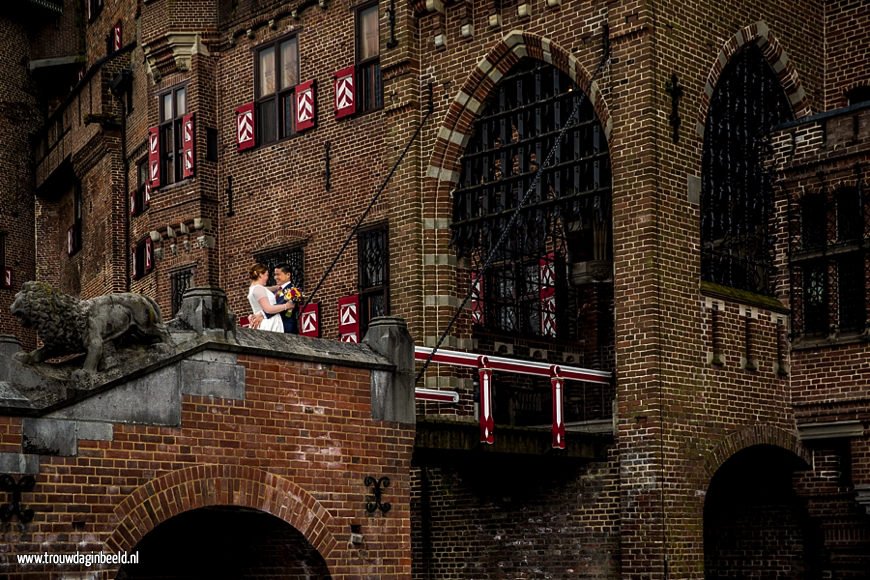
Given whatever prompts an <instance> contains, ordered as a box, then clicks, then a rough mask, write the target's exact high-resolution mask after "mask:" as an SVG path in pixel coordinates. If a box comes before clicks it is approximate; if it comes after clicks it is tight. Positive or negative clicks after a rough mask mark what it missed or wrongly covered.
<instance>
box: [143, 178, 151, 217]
mask: <svg viewBox="0 0 870 580" xmlns="http://www.w3.org/2000/svg"><path fill="white" fill-rule="evenodd" d="M149 207H151V184H150V183H148V182H147V181H146V182H145V199H144V203H143V204H142V211H145V210H146V209H148V208H149Z"/></svg>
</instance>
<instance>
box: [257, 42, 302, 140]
mask: <svg viewBox="0 0 870 580" xmlns="http://www.w3.org/2000/svg"><path fill="white" fill-rule="evenodd" d="M255 68H256V71H257V72H256V74H257V77H256V78H257V84H256V95H257V114H256V119H257V135H258V137H259V139H260V143H261V144H264V143H271V142H273V141H277V140H278V139H283V138H285V137H290V136H291V135H294V134H295V133H296V122H295V121H296V99H295V88H296V85H297V84H299V45H298V41H297V39H296V37H295V36H292V37H290V38H285V39H283V40H278V41H276V42H272V43H270V44H268V45H265V46H263V47H261V48H260V49H259V50H257V60H256V67H255Z"/></svg>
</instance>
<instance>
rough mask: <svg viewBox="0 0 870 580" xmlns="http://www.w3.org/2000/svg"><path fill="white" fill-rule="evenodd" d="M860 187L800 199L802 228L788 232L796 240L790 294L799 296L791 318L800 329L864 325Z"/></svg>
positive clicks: (864, 226) (869, 231)
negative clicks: (794, 316) (792, 232)
mask: <svg viewBox="0 0 870 580" xmlns="http://www.w3.org/2000/svg"><path fill="white" fill-rule="evenodd" d="M859 183H860V181H859ZM863 189H864V188H863V185H859V186H857V187H841V188H838V189H837V190H836V191H835V192H834V193H833V194H831V195H828V194H827V193H826V192H825V191H822V192H821V193H817V194H813V195H810V196H807V197H806V198H804V200H803V201H802V203H801V206H800V212H801V215H800V218H801V219H800V220H799V223H800V227H801V231H800V232H798V233H797V234H796V235H794V236H793V239H795V240H798V241H799V244H798V245H797V246H796V247H795V248H793V252H792V260H791V266H792V268H793V270H794V271H795V273H796V276H795V277H794V282H795V287H794V288H793V291H792V294H793V296H795V297H798V298H799V299H800V301H801V302H800V303H799V305H798V306H799V307H798V308H797V309H796V314H797V317H796V320H795V331H796V332H798V333H799V334H803V335H808V336H813V335H817V336H818V335H827V334H829V333H831V332H832V331H840V332H856V331H861V330H863V329H864V328H865V327H866V325H867V321H868V318H867V306H868V304H867V289H868V288H870V269H868V266H867V253H866V250H865V246H866V240H867V239H868V238H870V202H868V199H867V197H868V196H867V195H866V194H865V193H863Z"/></svg>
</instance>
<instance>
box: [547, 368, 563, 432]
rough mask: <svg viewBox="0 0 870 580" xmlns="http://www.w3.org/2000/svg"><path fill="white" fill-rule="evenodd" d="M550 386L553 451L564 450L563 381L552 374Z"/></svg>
mask: <svg viewBox="0 0 870 580" xmlns="http://www.w3.org/2000/svg"><path fill="white" fill-rule="evenodd" d="M550 386H551V388H552V391H553V392H552V394H553V429H552V432H553V449H565V404H564V402H565V379H563V378H562V377H560V376H558V375H557V374H556V373H555V372H554V373H553V376H552V377H550Z"/></svg>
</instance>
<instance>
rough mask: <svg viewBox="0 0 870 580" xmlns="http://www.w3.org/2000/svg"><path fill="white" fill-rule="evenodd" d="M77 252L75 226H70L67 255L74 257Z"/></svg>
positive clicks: (67, 238) (67, 237)
mask: <svg viewBox="0 0 870 580" xmlns="http://www.w3.org/2000/svg"><path fill="white" fill-rule="evenodd" d="M75 251H76V230H75V226H70V227H69V229H68V230H67V231H66V254H67V256H72V255H73V254H74V253H75Z"/></svg>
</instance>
